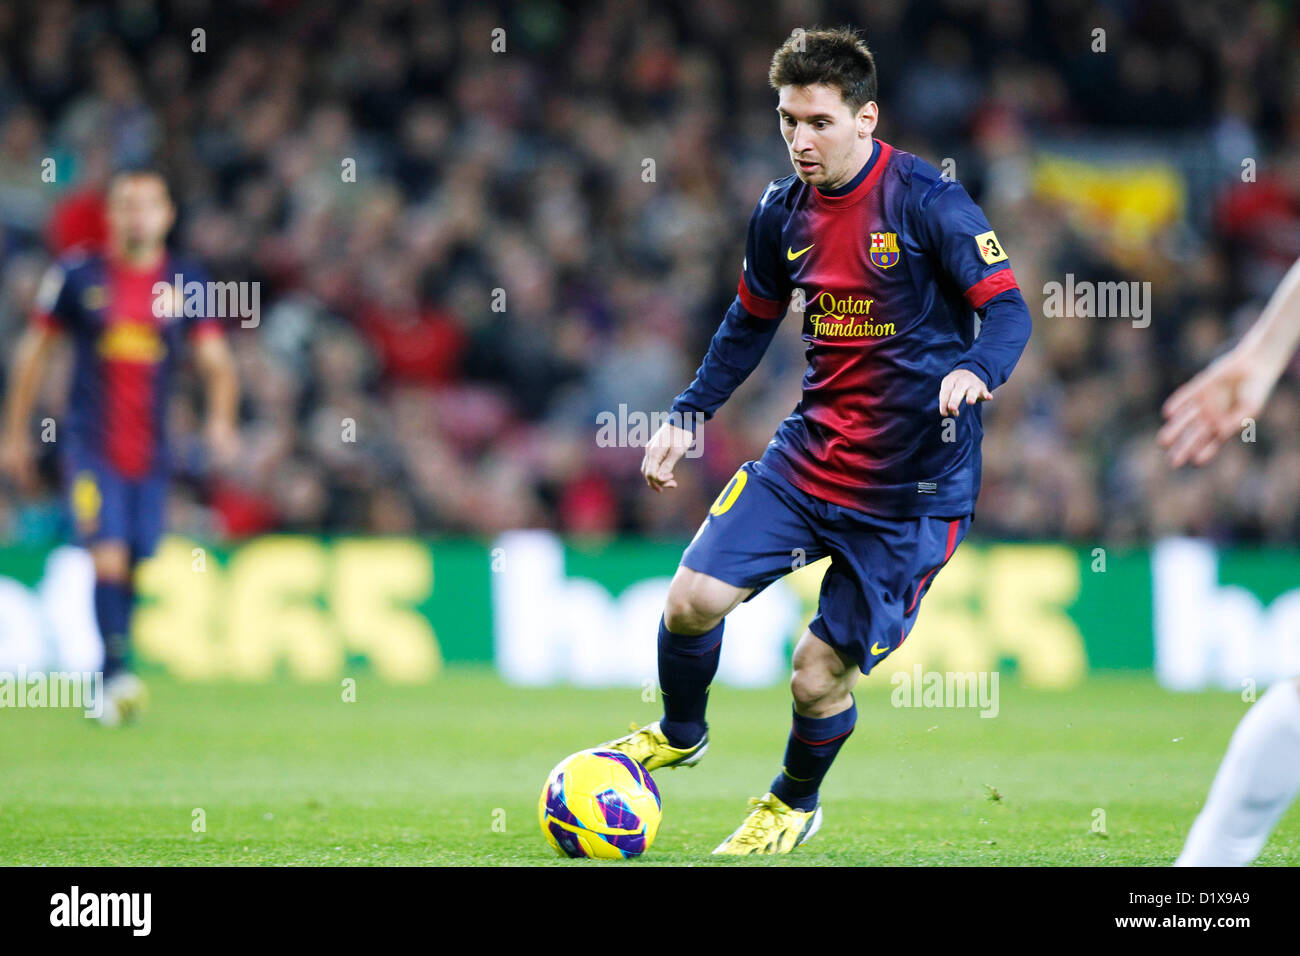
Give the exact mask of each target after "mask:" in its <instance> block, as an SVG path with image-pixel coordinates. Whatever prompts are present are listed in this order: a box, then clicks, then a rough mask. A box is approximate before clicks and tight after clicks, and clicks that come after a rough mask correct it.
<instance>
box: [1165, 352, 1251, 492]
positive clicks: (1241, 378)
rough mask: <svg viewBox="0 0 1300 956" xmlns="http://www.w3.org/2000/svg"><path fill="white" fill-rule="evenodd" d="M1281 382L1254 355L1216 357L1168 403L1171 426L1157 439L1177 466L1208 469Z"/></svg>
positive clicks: (1243, 353) (1240, 353) (1171, 462)
mask: <svg viewBox="0 0 1300 956" xmlns="http://www.w3.org/2000/svg"><path fill="white" fill-rule="evenodd" d="M1275 381H1276V378H1275V377H1274V376H1273V375H1272V374H1271V373H1270V372H1269V371H1268V368H1267V366H1266V365H1265V363H1263V362H1260V361H1259V360H1258V357H1257V356H1255V355H1253V354H1251V353H1250V352H1245V351H1240V350H1238V349H1233V350H1232V351H1231V352H1228V353H1227V354H1225V355H1222V356H1220V357H1219V358H1217V359H1215V360H1214V361H1213V362H1211V363H1210V365H1209V366H1208V367H1207V368H1206V369H1205V370H1204V371H1202V372H1201V373H1200V374H1198V375H1197V376H1195V377H1194V378H1193V379H1192V380H1191V381H1189V382H1187V383H1185V384H1184V385H1182V386H1181V387H1180V388H1178V389H1177V390H1176V391H1175V392H1174V393H1173V394H1172V395H1170V396H1169V398H1167V399H1166V400H1165V404H1164V406H1163V407H1162V408H1161V412H1162V413H1163V414H1164V416H1165V419H1166V420H1165V425H1164V427H1163V428H1161V429H1160V432H1159V433H1158V434H1157V435H1156V441H1157V442H1158V443H1159V444H1160V445H1161V446H1162V447H1164V448H1167V449H1168V450H1169V462H1170V464H1172V465H1173V466H1174V467H1175V468H1179V467H1181V466H1182V465H1185V464H1187V463H1188V462H1191V463H1192V464H1194V465H1198V466H1199V465H1204V464H1206V463H1208V462H1209V461H1210V459H1211V458H1213V457H1214V456H1215V454H1216V453H1217V452H1218V450H1219V449H1220V448H1221V447H1223V443H1224V442H1225V441H1227V440H1228V439H1229V438H1231V437H1232V436H1233V435H1234V434H1236V433H1237V432H1239V431H1240V430H1241V429H1242V428H1243V427H1245V426H1244V419H1247V418H1254V417H1255V416H1256V415H1258V414H1259V412H1260V410H1261V409H1263V407H1264V403H1265V402H1266V401H1267V400H1268V395H1269V392H1271V391H1272V390H1273V384H1274V382H1275Z"/></svg>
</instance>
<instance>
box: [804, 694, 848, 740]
mask: <svg viewBox="0 0 1300 956" xmlns="http://www.w3.org/2000/svg"><path fill="white" fill-rule="evenodd" d="M851 699H852V698H851ZM857 722H858V702H857V700H855V699H854V700H853V702H852V703H850V704H849V709H848V710H844V711H840V713H838V714H832V715H831V716H830V717H805V716H804V715H802V714H800V713H799V712H798V711H794V719H793V721H792V726H791V728H790V732H791V733H792V734H794V735H795V737H797V738H798V739H799V740H800V741H802V742H803V743H805V744H810V745H812V746H817V745H819V744H828V743H830V742H831V741H834V740H839V739H840V738H841V737H847V736H848V735H849V734H851V733H853V728H854V726H856V724H857Z"/></svg>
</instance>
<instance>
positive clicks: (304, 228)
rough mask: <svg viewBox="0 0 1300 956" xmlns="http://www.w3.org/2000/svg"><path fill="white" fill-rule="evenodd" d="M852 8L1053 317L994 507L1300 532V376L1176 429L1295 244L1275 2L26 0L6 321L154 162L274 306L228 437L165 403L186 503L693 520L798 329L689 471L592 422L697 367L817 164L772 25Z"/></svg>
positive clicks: (24, 316) (203, 519)
mask: <svg viewBox="0 0 1300 956" xmlns="http://www.w3.org/2000/svg"><path fill="white" fill-rule="evenodd" d="M840 23H851V24H854V25H857V26H860V27H861V28H862V29H863V31H864V33H865V35H866V38H867V41H868V43H869V44H870V45H871V47H872V49H873V50H874V51H875V54H876V58H877V65H878V69H879V74H880V97H879V98H880V103H881V116H882V119H881V124H880V128H879V129H878V131H877V135H878V136H879V137H880V138H882V139H885V140H887V141H889V142H891V143H893V144H894V145H895V146H897V147H900V148H903V149H906V150H909V151H911V152H915V153H917V154H919V155H921V156H923V157H925V158H926V159H928V160H930V161H931V162H934V163H936V164H939V163H940V162H941V161H943V160H945V159H947V160H950V161H951V162H952V163H953V164H954V167H955V172H956V173H957V176H958V178H960V179H961V180H962V182H963V183H964V184H965V185H966V186H967V188H968V189H969V190H970V191H971V193H972V194H973V195H974V196H975V198H976V199H977V201H979V202H981V203H982V204H983V206H984V208H985V211H986V213H987V214H988V216H989V218H990V220H991V221H992V223H993V224H994V226H995V227H996V229H997V232H998V235H999V236H1000V237H1001V238H1002V239H1003V241H1004V242H1005V244H1006V247H1007V249H1008V251H1009V253H1010V256H1011V261H1012V265H1013V268H1014V270H1015V273H1016V275H1017V277H1018V279H1019V281H1020V285H1021V288H1022V289H1023V291H1024V293H1025V298H1026V300H1027V301H1028V303H1029V306H1030V310H1031V313H1032V314H1033V315H1034V319H1035V331H1034V335H1033V338H1032V339H1031V342H1030V345H1029V348H1028V350H1027V352H1026V354H1025V356H1024V358H1023V360H1022V361H1021V364H1020V366H1019V368H1018V370H1017V371H1016V373H1015V375H1014V376H1013V378H1012V380H1011V381H1010V382H1009V383H1008V384H1007V385H1006V386H1004V387H1003V388H1001V389H1000V390H999V391H998V392H997V394H996V396H995V398H994V400H993V401H992V402H991V403H989V404H988V405H987V406H986V407H985V408H984V421H985V428H986V438H985V443H984V485H983V492H982V496H981V499H980V504H979V508H978V511H977V518H976V525H975V531H976V533H979V534H982V535H985V536H996V537H1003V538H1026V539H1029V538H1065V539H1069V540H1073V541H1078V542H1080V543H1086V542H1094V543H1095V542H1106V543H1113V544H1116V545H1123V544H1126V543H1141V542H1144V541H1146V540H1149V539H1150V538H1151V537H1153V536H1156V535H1162V534H1171V533H1184V532H1188V533H1195V534H1204V535H1211V536H1215V537H1219V538H1222V539H1225V540H1226V539H1231V540H1239V541H1260V540H1262V541H1292V540H1294V536H1295V535H1296V534H1297V533H1300V393H1297V390H1296V389H1295V388H1294V387H1293V386H1290V385H1284V387H1283V389H1282V390H1281V392H1280V393H1279V395H1278V396H1277V399H1276V401H1274V403H1273V404H1272V406H1271V407H1270V409H1269V410H1268V413H1267V414H1266V415H1265V416H1263V417H1262V418H1261V420H1260V422H1259V424H1258V430H1257V433H1256V434H1255V435H1254V436H1252V437H1254V438H1255V439H1256V440H1255V441H1253V442H1240V443H1232V444H1231V446H1230V447H1229V448H1228V449H1227V450H1226V452H1225V453H1224V454H1223V455H1222V456H1221V457H1220V459H1219V460H1218V461H1217V462H1216V463H1215V464H1214V465H1213V466H1211V467H1209V468H1207V469H1204V470H1202V471H1198V472H1189V473H1186V474H1174V473H1171V472H1170V470H1169V469H1168V468H1167V467H1166V466H1165V465H1164V463H1163V461H1162V459H1161V455H1160V454H1159V453H1158V450H1157V448H1156V446H1155V443H1154V433H1155V430H1156V427H1157V425H1158V422H1159V408H1160V403H1161V402H1162V400H1163V399H1164V397H1165V396H1166V395H1167V394H1168V392H1169V391H1170V390H1171V389H1172V388H1173V387H1174V386H1176V385H1177V384H1178V383H1179V382H1180V381H1182V380H1184V379H1185V378H1186V377H1188V376H1189V375H1190V374H1192V373H1193V372H1194V371H1195V370H1196V369H1197V368H1198V367H1200V366H1201V365H1202V364H1204V363H1205V362H1206V361H1208V360H1209V359H1210V358H1212V357H1213V356H1214V355H1215V354H1216V353H1218V352H1219V351H1221V350H1222V349H1223V348H1224V347H1225V346H1226V344H1227V343H1228V342H1230V341H1232V340H1234V339H1235V338H1236V337H1237V336H1239V335H1240V333H1241V331H1242V329H1243V328H1244V327H1245V326H1246V325H1248V324H1249V322H1250V321H1251V320H1252V319H1253V318H1254V316H1255V315H1256V314H1257V313H1258V310H1259V308H1260V306H1261V305H1262V303H1263V301H1264V300H1265V299H1266V297H1267V295H1268V293H1269V291H1270V290H1271V288H1272V285H1273V284H1274V283H1276V281H1277V280H1278V279H1279V278H1280V276H1281V275H1282V273H1283V272H1284V271H1285V269H1286V267H1287V265H1289V263H1290V262H1291V261H1294V260H1295V259H1296V258H1297V257H1300V28H1298V27H1297V19H1296V13H1295V10H1294V8H1293V7H1291V6H1290V5H1288V4H1286V3H1282V2H1271V0H1243V2H1219V3H1214V2H1197V0H1153V2H1144V3H1141V4H1132V3H1125V2H1120V0H1112V2H1102V0H1053V2H1045V3H1030V2H1028V0H997V2H987V0H929V2H918V3H907V2H902V0H895V2H891V0H870V2H866V0H863V2H861V3H856V4H852V3H818V2H813V0H809V2H798V0H787V2H774V3H773V2H767V3H764V2H757V3H755V2H744V0H710V2H708V3H701V4H696V3H690V2H669V0H656V2H650V0H618V2H615V0H608V2H597V3H559V2H555V0H523V2H517V3H499V4H495V3H455V2H427V3H421V2H418V0H376V2H370V0H367V2H344V0H328V2H292V0H264V2H260V3H253V2H244V3H219V2H216V0H178V2H174V3H163V4H152V3H147V2H139V0H120V2H117V3H115V4H95V3H84V4H82V3H73V2H70V0H39V2H29V3H8V4H5V5H4V6H3V7H0V345H3V351H4V353H5V355H6V357H7V356H8V355H9V353H10V352H11V347H12V343H13V341H14V340H15V338H16V337H17V335H18V334H19V333H20V330H21V328H22V327H23V325H24V323H25V322H26V321H27V320H28V317H29V315H30V312H31V305H32V299H33V296H34V294H35V289H36V286H37V284H38V282H39V278H40V276H41V274H42V273H43V271H44V270H45V268H46V267H47V265H48V264H49V262H50V261H51V258H52V257H54V256H57V255H59V254H61V253H63V252H66V251H67V250H69V249H72V248H74V247H76V246H80V245H92V246H93V245H94V244H95V243H97V242H102V239H103V230H104V226H103V218H102V198H101V197H102V189H103V186H104V183H105V182H106V179H107V177H108V176H109V175H110V173H111V171H112V170H113V169H115V168H117V167H119V166H122V165H124V164H135V163H140V162H151V163H154V164H156V165H158V166H160V167H161V168H162V169H163V170H164V171H165V172H166V174H167V176H168V179H169V182H170V184H171V188H172V190H173V193H174V196H175V198H176V200H177V203H178V207H179V211H180V219H179V222H178V225H177V228H176V230H175V232H174V234H173V245H174V246H175V247H176V248H178V249H181V250H184V251H186V252H187V253H191V254H193V255H195V256H197V257H198V258H199V259H200V260H201V261H202V262H203V263H204V264H205V265H206V266H207V267H208V268H209V269H210V271H211V272H212V273H213V275H214V276H215V277H216V278H219V279H238V280H245V281H257V282H260V283H261V307H262V314H261V320H260V324H259V325H258V327H257V328H255V329H240V328H237V327H233V328H232V329H231V338H232V342H233V344H234V348H235V351H236V354H237V359H238V363H239V368H240V372H241V379H242V383H243V387H244V395H243V400H242V409H241V431H242V439H243V441H242V451H241V458H240V461H239V463H238V465H237V466H236V467H234V468H230V469H226V470H216V469H212V468H209V466H208V464H207V459H206V454H205V450H204V448H203V447H202V443H201V438H200V436H201V434H202V430H201V428H199V427H198V426H199V423H200V420H201V414H202V407H201V406H202V403H201V400H200V398H201V396H200V395H199V392H198V389H197V387H196V386H195V384H194V381H193V379H187V380H186V381H185V382H184V383H183V387H182V388H180V389H179V390H178V391H177V394H176V397H175V400H174V407H173V409H172V426H173V430H174V433H175V434H176V435H177V436H178V439H179V440H178V441H177V442H176V445H175V454H176V456H177V461H176V471H177V493H176V495H175V500H174V504H173V513H172V515H171V524H172V527H173V529H175V530H178V531H182V532H187V533H192V534H197V535H203V536H216V537H238V536H243V535H248V534H254V533H259V532H264V531H270V530H283V531H304V532H331V533H334V532H337V533H358V532H367V533H382V534H405V533H437V534H473V535H488V534H493V533H496V532H498V531H501V530H504V529H507V528H514V527H521V526H537V527H551V528H555V529H557V530H561V531H564V532H565V533H568V534H572V535H576V536H602V535H608V534H615V533H640V534H648V535H662V536H679V537H680V536H683V535H685V536H689V535H690V534H691V533H693V531H694V528H695V525H696V524H697V523H698V521H699V520H700V519H701V518H702V517H703V515H704V513H705V510H706V509H707V506H708V503H709V501H710V500H711V499H712V497H713V496H714V495H715V494H716V493H717V491H718V490H719V488H720V487H721V486H722V484H723V483H724V482H725V481H726V479H727V477H728V476H729V475H730V474H731V472H732V471H733V470H734V469H735V468H736V466H737V465H738V464H739V463H740V462H742V461H744V460H746V459H747V458H752V457H757V456H758V455H760V454H761V453H762V451H763V448H764V446H765V445H766V443H767V441H768V439H769V438H770V437H771V434H772V432H773V431H774V430H775V428H776V426H777V424H778V423H779V422H780V420H781V419H782V418H783V417H784V416H785V415H787V414H788V413H789V411H790V410H791V408H793V406H794V404H795V402H796V401H797V400H798V395H799V380H800V376H801V373H802V367H803V356H802V343H801V342H800V328H799V317H798V316H796V315H792V316H790V317H788V318H787V320H786V321H785V322H784V324H783V327H782V331H781V332H780V334H779V335H778V337H777V339H776V340H775V342H774V343H773V345H772V347H771V350H770V351H769V353H768V355H767V357H766V358H765V360H764V362H763V364H762V365H761V366H760V368H759V369H758V371H757V372H755V373H754V375H753V376H752V377H751V379H750V381H748V382H746V384H745V385H744V386H742V388H741V389H740V391H739V392H738V393H737V395H736V397H735V399H734V400H733V401H732V402H731V403H729V404H728V405H727V406H725V407H724V409H723V410H722V411H721V412H720V413H719V415H718V416H717V418H716V419H715V420H714V421H713V422H712V423H710V424H709V425H708V426H706V428H705V432H704V445H703V449H702V450H703V455H702V457H701V458H700V459H698V460H690V459H688V460H686V461H685V462H684V463H683V464H682V465H681V466H679V469H678V474H679V479H680V483H681V487H679V488H678V489H676V490H673V491H669V492H666V493H663V494H654V493H653V492H651V491H649V489H647V488H646V487H645V486H644V484H643V483H642V482H641V480H640V476H639V472H638V466H639V462H640V451H639V450H638V449H637V448H635V447H623V448H619V447H602V445H601V444H599V443H598V441H597V436H598V424H597V416H598V415H600V414H601V413H603V412H604V413H613V414H615V415H618V414H619V409H620V406H624V408H625V413H626V415H631V416H634V415H635V414H636V413H640V414H646V413H653V412H655V411H660V410H663V409H666V408H667V407H668V405H669V403H670V402H671V399H672V397H673V396H674V395H675V394H676V393H677V392H679V391H680V390H681V389H683V388H684V387H685V386H686V385H687V384H688V383H689V382H690V380H691V377H692V375H693V373H694V370H695V368H696V366H697V365H698V364H699V360H700V358H701V356H702V355H703V352H704V349H705V347H706V346H707V343H708V340H709V337H710V336H711V335H712V333H713V331H714V329H715V327H716V326H717V323H718V322H719V321H720V319H721V317H722V315H723V313H724V312H725V310H726V308H727V306H728V305H729V303H730V301H731V298H732V296H733V295H734V293H735V287H736V281H737V276H738V272H739V267H740V259H741V256H742V255H743V245H744V234H745V226H746V223H747V221H748V218H749V215H750V212H751V211H752V209H753V207H754V203H755V202H756V200H757V198H758V197H759V195H760V194H761V193H762V191H763V188H764V187H765V185H766V184H767V183H768V181H770V180H772V179H775V178H779V177H781V176H784V175H787V174H788V173H789V172H790V168H789V162H788V159H787V157H786V154H785V151H784V146H783V144H782V142H781V140H780V136H779V131H778V128H777V122H776V117H775V113H774V102H775V97H774V94H773V93H772V91H770V90H769V89H768V87H767V66H768V61H769V59H770V57H771V54H772V51H773V50H774V49H775V47H776V46H777V45H778V44H779V43H780V42H781V41H782V39H783V38H784V37H785V36H786V35H788V33H789V32H790V30H791V29H792V28H793V27H796V26H805V27H808V26H812V25H814V24H824V25H838V24H840ZM196 30H197V31H198V32H197V33H196V32H195V31H196ZM1099 44H1100V48H1099ZM47 159H52V160H53V161H54V167H53V168H54V169H56V170H57V176H56V178H55V181H54V182H46V181H43V179H42V176H41V171H42V163H43V161H44V160H47ZM1116 164H1119V165H1118V166H1117V165H1116ZM351 169H354V170H355V176H351V175H350V173H349V170H351ZM1116 169H1119V170H1120V172H1118V173H1117V172H1116V171H1115V170H1116ZM1067 274H1072V275H1073V276H1074V277H1075V279H1076V280H1079V281H1084V280H1086V281H1112V280H1114V281H1140V282H1150V283H1151V288H1152V290H1153V296H1154V298H1153V302H1152V307H1151V313H1150V323H1149V325H1146V326H1145V327H1142V326H1141V323H1138V324H1136V325H1135V323H1134V322H1132V321H1129V320H1128V319H1127V318H1089V317H1050V316H1045V315H1044V313H1043V307H1042V303H1043V287H1044V284H1045V283H1049V282H1052V281H1064V279H1065V277H1066V275H1067ZM6 364H7V362H6ZM67 374H68V371H67V366H66V364H65V365H64V366H62V367H61V370H60V371H59V373H58V374H57V375H55V376H54V377H53V378H52V379H51V380H50V382H49V383H48V386H47V388H46V392H45V395H44V398H43V408H45V409H46V410H47V411H48V412H49V413H50V414H53V415H55V417H56V418H57V416H58V414H59V412H60V410H61V407H62V406H61V403H62V402H63V400H64V395H65V394H66V384H67V382H66V376H67ZM629 420H632V419H629ZM349 423H351V425H352V430H351V431H349ZM47 455H48V458H49V460H48V461H46V462H44V474H45V475H46V479H47V487H48V490H49V494H48V496H47V497H46V498H45V499H44V500H41V499H37V500H33V499H31V498H28V497H21V498H20V497H19V496H18V495H17V494H16V493H14V492H13V490H12V489H0V541H2V540H7V541H32V542H35V541H43V540H47V539H49V538H51V537H52V536H54V535H56V534H57V533H58V525H59V519H58V514H59V509H58V506H57V493H56V490H57V472H56V467H57V462H56V460H55V456H54V455H53V453H52V450H50V449H47Z"/></svg>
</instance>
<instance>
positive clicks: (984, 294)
mask: <svg viewBox="0 0 1300 956" xmlns="http://www.w3.org/2000/svg"><path fill="white" fill-rule="evenodd" d="M1018 288H1020V286H1019V285H1017V284H1016V277H1015V276H1014V275H1012V274H1011V267H1010V266H1008V267H1007V268H1005V269H999V270H998V271H997V272H995V273H993V274H992V275H987V276H985V277H984V278H983V279H980V281H979V282H976V283H975V284H974V285H973V286H971V287H970V288H969V289H967V290H966V301H967V302H969V303H970V305H971V308H972V309H978V308H979V307H980V306H982V305H983V304H984V303H985V302H987V301H988V300H989V299H991V298H993V297H994V296H995V295H997V294H998V293H999V292H1006V291H1007V290H1008V289H1018Z"/></svg>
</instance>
